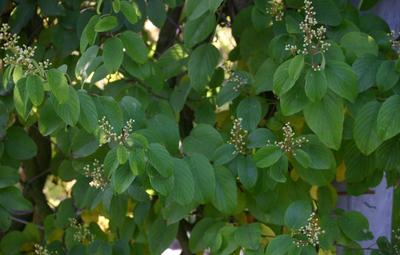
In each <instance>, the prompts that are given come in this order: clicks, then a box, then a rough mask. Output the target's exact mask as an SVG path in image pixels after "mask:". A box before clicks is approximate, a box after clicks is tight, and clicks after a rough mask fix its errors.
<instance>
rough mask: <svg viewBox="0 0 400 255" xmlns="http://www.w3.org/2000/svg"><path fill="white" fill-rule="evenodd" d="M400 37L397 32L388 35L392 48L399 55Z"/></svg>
mask: <svg viewBox="0 0 400 255" xmlns="http://www.w3.org/2000/svg"><path fill="white" fill-rule="evenodd" d="M399 36H400V33H396V31H393V30H392V31H391V32H390V33H388V37H389V41H390V44H391V46H392V49H393V50H394V51H395V52H396V53H397V54H400V41H399V40H398V39H397V38H398V37H399Z"/></svg>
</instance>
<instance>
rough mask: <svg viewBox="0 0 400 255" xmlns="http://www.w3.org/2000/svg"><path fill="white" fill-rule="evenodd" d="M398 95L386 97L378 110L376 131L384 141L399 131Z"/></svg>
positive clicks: (399, 105) (399, 97)
mask: <svg viewBox="0 0 400 255" xmlns="http://www.w3.org/2000/svg"><path fill="white" fill-rule="evenodd" d="M399 109H400V96H399V95H393V96H391V97H389V98H388V99H386V101H385V102H384V103H383V104H382V106H381V108H380V109H379V112H378V119H377V131H378V135H379V137H380V138H381V139H382V140H383V141H385V140H388V139H390V138H392V137H394V136H395V135H397V134H399V133H400V112H399Z"/></svg>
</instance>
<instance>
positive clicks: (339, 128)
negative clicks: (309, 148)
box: [304, 94, 344, 149]
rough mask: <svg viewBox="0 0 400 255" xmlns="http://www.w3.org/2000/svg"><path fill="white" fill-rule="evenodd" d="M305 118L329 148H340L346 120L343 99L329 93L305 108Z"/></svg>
mask: <svg viewBox="0 0 400 255" xmlns="http://www.w3.org/2000/svg"><path fill="white" fill-rule="evenodd" d="M304 118H305V120H306V123H307V125H308V126H309V127H310V129H311V130H312V131H313V132H314V133H315V134H316V135H317V136H318V138H319V139H320V140H321V142H323V143H324V144H325V145H326V146H328V147H329V148H332V149H339V147H340V144H341V142H342V133H343V122H344V109H343V105H342V100H341V99H339V98H338V97H337V96H334V95H330V94H327V95H326V96H325V97H324V98H323V99H322V100H321V101H319V102H315V103H310V104H308V105H307V106H306V107H305V108H304Z"/></svg>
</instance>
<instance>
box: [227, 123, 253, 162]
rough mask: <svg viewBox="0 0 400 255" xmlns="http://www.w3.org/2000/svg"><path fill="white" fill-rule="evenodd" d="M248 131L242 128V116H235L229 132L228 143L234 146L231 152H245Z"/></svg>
mask: <svg viewBox="0 0 400 255" xmlns="http://www.w3.org/2000/svg"><path fill="white" fill-rule="evenodd" d="M247 134H248V131H247V130H246V129H243V128H242V118H236V119H234V120H233V126H232V129H231V132H230V135H231V136H230V140H229V143H230V144H232V145H233V146H234V147H235V151H234V152H233V153H240V154H246V152H247V147H246V138H247Z"/></svg>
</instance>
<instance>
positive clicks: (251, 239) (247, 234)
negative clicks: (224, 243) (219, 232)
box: [234, 223, 261, 250]
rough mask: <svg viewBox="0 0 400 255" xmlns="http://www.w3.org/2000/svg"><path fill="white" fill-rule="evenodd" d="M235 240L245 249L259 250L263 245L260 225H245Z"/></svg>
mask: <svg viewBox="0 0 400 255" xmlns="http://www.w3.org/2000/svg"><path fill="white" fill-rule="evenodd" d="M234 239H235V240H234V241H235V242H236V243H237V244H239V245H240V246H241V247H243V248H245V249H250V250H257V249H258V247H260V244H261V226H260V223H251V224H244V225H242V226H240V227H238V228H237V229H236V231H235V234H234Z"/></svg>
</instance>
